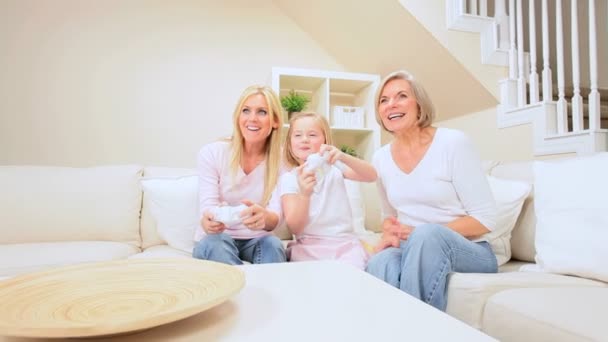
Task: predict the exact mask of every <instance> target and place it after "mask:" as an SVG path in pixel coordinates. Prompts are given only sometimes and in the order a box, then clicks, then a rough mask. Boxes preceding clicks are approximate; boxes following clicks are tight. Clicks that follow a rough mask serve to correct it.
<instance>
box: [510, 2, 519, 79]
mask: <svg viewBox="0 0 608 342" xmlns="http://www.w3.org/2000/svg"><path fill="white" fill-rule="evenodd" d="M516 78H517V47H516V46H515V0H509V79H511V80H514V79H516Z"/></svg>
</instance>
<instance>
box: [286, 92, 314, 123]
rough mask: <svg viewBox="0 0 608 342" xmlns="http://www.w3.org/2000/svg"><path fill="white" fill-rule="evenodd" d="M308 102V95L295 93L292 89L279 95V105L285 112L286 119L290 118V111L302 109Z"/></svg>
mask: <svg viewBox="0 0 608 342" xmlns="http://www.w3.org/2000/svg"><path fill="white" fill-rule="evenodd" d="M309 102H310V99H309V98H308V97H306V96H304V95H300V94H298V93H296V92H295V90H293V89H292V90H291V91H290V92H289V94H288V95H285V96H283V97H281V106H283V109H285V111H286V112H287V118H288V119H291V114H292V113H295V112H301V111H303V110H304V108H306V105H307V104H308V103H309Z"/></svg>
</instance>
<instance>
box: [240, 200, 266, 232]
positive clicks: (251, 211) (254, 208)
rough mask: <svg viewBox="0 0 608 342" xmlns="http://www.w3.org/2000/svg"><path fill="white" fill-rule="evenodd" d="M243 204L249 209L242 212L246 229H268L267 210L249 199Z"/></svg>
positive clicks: (243, 201)
mask: <svg viewBox="0 0 608 342" xmlns="http://www.w3.org/2000/svg"><path fill="white" fill-rule="evenodd" d="M241 202H242V203H243V204H244V205H246V206H247V207H248V208H247V209H245V210H243V211H242V212H241V218H243V224H244V225H245V227H247V228H249V229H251V230H263V229H266V209H265V208H263V207H262V206H261V205H259V204H257V203H253V202H252V201H250V200H247V199H245V200H242V201H241Z"/></svg>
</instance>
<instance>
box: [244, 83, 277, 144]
mask: <svg viewBox="0 0 608 342" xmlns="http://www.w3.org/2000/svg"><path fill="white" fill-rule="evenodd" d="M276 125H277V123H276V122H275V123H274V125H273V126H276ZM239 127H240V129H241V134H242V135H243V139H245V141H246V142H247V143H265V142H266V139H267V138H268V136H269V135H270V133H271V131H272V128H273V127H271V125H270V114H269V111H268V103H266V98H265V97H264V95H262V94H254V95H251V96H249V97H248V98H247V100H245V102H244V103H243V108H241V114H240V115H239ZM274 128H276V127H274Z"/></svg>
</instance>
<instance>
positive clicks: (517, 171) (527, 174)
mask: <svg viewBox="0 0 608 342" xmlns="http://www.w3.org/2000/svg"><path fill="white" fill-rule="evenodd" d="M533 163H534V162H533V161H526V162H504V163H500V164H499V165H496V166H494V167H493V168H492V169H491V171H490V174H491V175H492V176H494V177H497V178H505V179H513V180H519V181H523V182H526V183H528V184H530V185H533V183H534V168H533V165H534V164H533ZM535 232H536V214H535V213H534V191H530V194H529V195H528V197H527V198H526V200H525V201H524V204H523V206H522V209H521V213H520V214H519V218H518V219H517V222H516V223H515V227H514V228H513V231H512V232H511V254H512V257H513V258H514V259H517V260H521V261H528V262H534V257H535V256H536V248H535V247H534V237H535Z"/></svg>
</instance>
